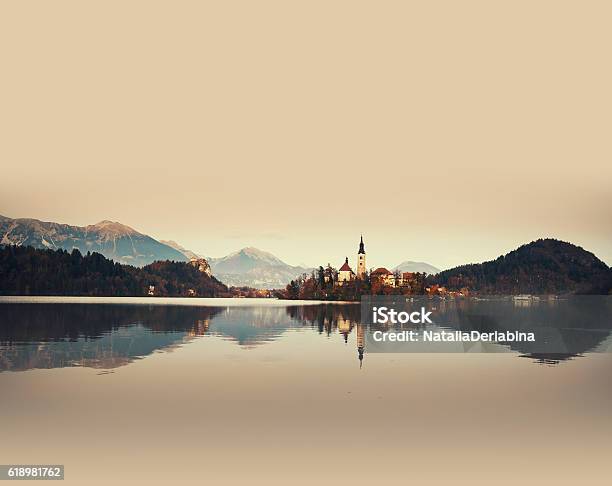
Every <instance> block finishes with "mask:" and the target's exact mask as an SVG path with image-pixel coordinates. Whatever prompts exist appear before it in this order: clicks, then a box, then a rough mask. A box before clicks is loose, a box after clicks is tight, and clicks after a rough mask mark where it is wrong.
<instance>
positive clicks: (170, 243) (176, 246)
mask: <svg viewBox="0 0 612 486" xmlns="http://www.w3.org/2000/svg"><path fill="white" fill-rule="evenodd" d="M159 242H160V243H163V244H164V245H168V246H169V247H170V248H174V249H175V250H176V251H178V252H180V253H182V254H183V255H184V256H185V258H188V259H189V260H191V259H192V258H198V259H199V258H204V257H203V256H201V255H198V254H197V253H194V252H193V251H191V250H188V249H187V248H185V247H183V246H181V245H179V244H178V243H177V242H176V241H173V240H159Z"/></svg>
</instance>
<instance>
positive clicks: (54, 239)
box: [0, 215, 310, 288]
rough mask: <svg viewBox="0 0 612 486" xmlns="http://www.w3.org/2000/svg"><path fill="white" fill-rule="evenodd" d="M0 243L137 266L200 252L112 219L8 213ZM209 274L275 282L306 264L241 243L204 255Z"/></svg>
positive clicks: (0, 226) (240, 282) (0, 222)
mask: <svg viewBox="0 0 612 486" xmlns="http://www.w3.org/2000/svg"><path fill="white" fill-rule="evenodd" d="M0 245H17V246H31V247H33V248H38V249H52V250H59V249H63V250H67V251H72V249H73V248H77V249H78V250H79V251H80V252H81V253H82V254H83V255H85V254H87V252H88V251H89V252H98V253H100V254H102V255H104V256H105V257H106V258H109V259H112V260H114V261H116V262H119V263H122V264H127V265H134V266H135V267H143V266H145V265H149V264H151V263H153V262H154V261H164V260H172V261H177V262H181V261H189V260H191V259H192V258H198V259H201V258H204V257H203V256H201V255H198V254H197V253H195V252H193V251H191V250H188V249H187V248H184V247H183V246H181V245H180V244H178V243H177V242H175V241H172V240H161V241H158V240H156V239H154V238H152V237H151V236H148V235H145V234H143V233H139V232H138V231H136V230H135V229H133V228H131V227H129V226H126V225H124V224H121V223H118V222H113V221H101V222H99V223H97V224H93V225H88V226H72V225H68V224H61V223H54V222H46V221H39V220H37V219H31V218H19V219H13V218H8V217H6V216H1V215H0ZM205 259H206V260H208V262H209V264H210V266H211V269H212V272H213V274H215V276H216V277H217V278H219V279H220V280H221V281H222V282H224V283H226V284H227V285H233V286H240V287H242V286H248V287H254V288H280V287H284V286H285V285H287V284H288V283H289V282H290V281H291V280H292V279H294V278H296V277H297V276H298V275H301V274H302V273H304V272H309V271H310V269H308V268H305V267H300V266H292V265H289V264H287V263H285V262H283V261H282V260H280V259H279V258H277V257H275V256H274V255H272V254H271V253H268V252H265V251H262V250H259V249H257V248H252V247H249V248H243V249H242V250H238V251H236V252H234V253H231V254H229V255H227V256H225V257H221V258H205Z"/></svg>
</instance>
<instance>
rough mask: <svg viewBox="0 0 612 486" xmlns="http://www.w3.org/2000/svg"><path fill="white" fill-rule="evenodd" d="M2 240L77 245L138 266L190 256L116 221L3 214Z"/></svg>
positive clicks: (4, 242)
mask: <svg viewBox="0 0 612 486" xmlns="http://www.w3.org/2000/svg"><path fill="white" fill-rule="evenodd" d="M0 244H2V245H17V246H32V247H34V248H41V249H44V248H48V249H52V250H59V249H63V250H67V251H71V250H72V249H73V248H77V249H78V250H79V251H80V252H81V253H82V254H84V255H85V254H86V253H87V252H88V251H90V252H98V253H101V254H102V255H104V256H105V257H106V258H110V259H112V260H114V261H116V262H119V263H123V264H127V265H134V266H136V267H142V266H144V265H148V264H150V263H153V262H154V261H156V260H174V261H187V260H189V258H187V257H186V256H185V255H184V254H183V253H181V252H180V251H178V250H176V249H174V248H172V247H170V246H168V245H165V244H163V243H161V242H159V241H157V240H155V239H153V238H151V237H150V236H148V235H145V234H142V233H139V232H138V231H136V230H135V229H133V228H130V227H129V226H125V225H123V224H121V223H117V222H114V221H100V222H99V223H97V224H92V225H88V226H71V225H68V224H60V223H52V222H46V221H39V220H37V219H30V218H19V219H12V218H7V217H6V216H0Z"/></svg>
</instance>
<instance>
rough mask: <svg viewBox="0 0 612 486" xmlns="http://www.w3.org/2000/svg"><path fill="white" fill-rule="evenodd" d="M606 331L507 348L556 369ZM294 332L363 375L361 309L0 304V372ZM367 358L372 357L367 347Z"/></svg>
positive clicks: (260, 341)
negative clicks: (336, 350) (347, 352)
mask: <svg viewBox="0 0 612 486" xmlns="http://www.w3.org/2000/svg"><path fill="white" fill-rule="evenodd" d="M544 310H545V311H546V309H544ZM529 312H530V314H529V315H527V314H526V315H525V317H524V318H522V319H523V320H524V322H527V321H526V320H527V319H532V318H533V317H530V316H532V314H533V310H529ZM542 315H543V314H542ZM542 315H541V314H537V315H535V316H536V317H535V319H536V320H537V319H541V316H542ZM461 316H463V317H461V318H460V319H459V320H458V321H457V322H458V325H457V326H458V327H457V328H459V329H461V330H466V329H479V330H482V329H486V330H494V329H496V327H498V326H499V322H497V321H496V320H495V319H493V320H483V319H480V320H478V321H474V320H473V319H472V318H471V317H469V315H468V314H461ZM465 316H467V317H465ZM524 322H523V324H524ZM517 325H521V323H520V322H519V324H517ZM603 327H604V326H602V325H601V323H596V325H593V326H592V328H591V329H589V328H586V329H580V330H576V329H575V328H568V329H557V330H556V333H557V334H558V335H559V336H561V337H562V338H563V339H568V340H572V342H574V343H576V344H577V347H576V349H574V350H572V351H571V352H567V353H560V354H557V355H546V354H542V353H538V352H537V350H534V349H530V348H529V347H528V346H527V347H525V346H523V347H522V346H520V345H513V346H508V347H509V348H510V349H511V350H513V351H515V352H517V353H519V355H523V356H527V357H530V358H532V359H534V360H536V361H537V362H545V363H558V362H560V361H562V360H565V359H569V358H572V357H574V356H576V355H580V354H582V353H587V352H590V351H592V350H593V349H595V348H596V347H597V346H600V344H601V343H604V345H606V343H609V341H610V338H609V336H610V329H608V328H603ZM547 329H548V328H547ZM291 331H301V332H314V333H317V334H320V335H324V336H328V337H332V338H333V336H338V335H339V336H340V338H341V340H342V341H339V344H345V345H350V346H355V355H356V359H357V360H358V362H359V368H361V367H362V366H363V361H364V355H365V353H366V351H367V350H366V347H368V346H371V344H372V342H371V341H369V340H370V339H371V334H372V332H373V331H374V329H373V328H372V327H371V326H368V325H366V324H364V323H363V322H362V321H361V316H360V306H359V305H343V304H322V305H306V306H299V305H288V306H253V307H249V306H233V307H196V306H193V307H191V306H172V305H111V304H0V372H2V371H9V370H10V371H21V370H28V369H38V368H40V369H45V368H47V369H48V368H62V367H69V366H83V367H91V368H98V369H112V368H116V367H119V366H124V365H127V364H129V363H131V362H133V361H134V360H138V359H141V358H143V357H145V356H148V355H150V354H152V353H154V352H156V351H160V350H169V349H174V348H177V347H179V346H181V345H183V344H184V343H187V342H190V341H192V340H194V339H199V338H201V337H204V336H214V337H217V338H221V339H223V340H227V341H230V342H233V343H235V344H237V345H239V346H240V347H241V348H243V349H245V350H248V349H250V348H256V347H260V346H263V345H265V344H266V343H270V342H273V341H278V340H280V339H281V337H282V336H283V335H284V334H286V333H288V332H291ZM369 342H370V344H368V343H369ZM608 345H609V344H608ZM370 351H371V352H372V351H375V350H374V349H373V348H372V347H370ZM321 352H323V350H322V351H321ZM325 352H328V351H325Z"/></svg>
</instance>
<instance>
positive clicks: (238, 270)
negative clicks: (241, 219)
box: [208, 247, 311, 289]
mask: <svg viewBox="0 0 612 486" xmlns="http://www.w3.org/2000/svg"><path fill="white" fill-rule="evenodd" d="M208 262H209V264H210V267H211V269H212V272H213V274H214V275H215V276H216V277H217V278H218V279H219V280H221V281H222V282H223V283H225V284H226V285H233V286H237V287H240V286H248V287H254V288H257V289H273V288H282V287H285V285H287V284H288V283H289V282H290V281H291V280H293V279H295V278H296V277H297V276H299V275H301V274H303V273H308V272H310V271H311V269H309V268H305V267H300V266H293V265H289V264H287V263H285V262H283V261H282V260H281V259H280V258H277V257H275V256H274V255H272V253H268V252H265V251H262V250H259V249H257V248H253V247H249V248H243V249H242V250H238V251H236V252H234V253H231V254H229V255H227V256H225V257H222V258H208Z"/></svg>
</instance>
